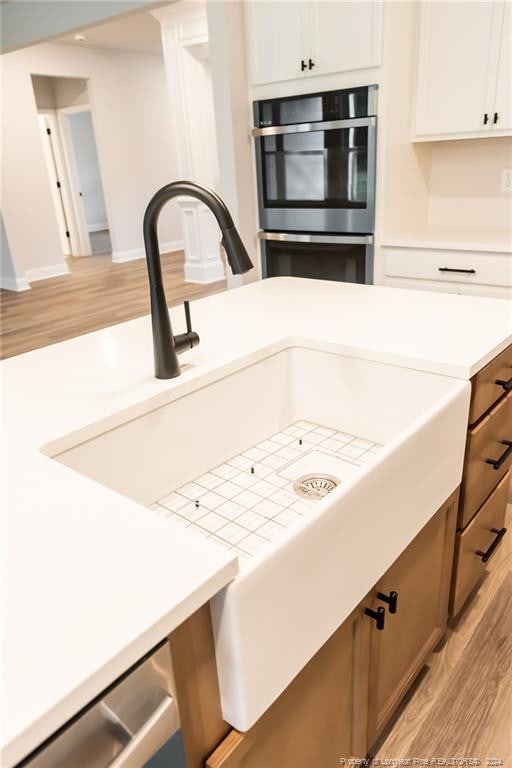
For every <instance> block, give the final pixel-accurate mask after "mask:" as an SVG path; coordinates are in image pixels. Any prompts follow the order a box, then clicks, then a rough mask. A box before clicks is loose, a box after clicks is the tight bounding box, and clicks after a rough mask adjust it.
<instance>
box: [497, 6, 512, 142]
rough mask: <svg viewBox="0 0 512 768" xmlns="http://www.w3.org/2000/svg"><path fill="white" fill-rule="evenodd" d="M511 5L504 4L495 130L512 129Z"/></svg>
mask: <svg viewBox="0 0 512 768" xmlns="http://www.w3.org/2000/svg"><path fill="white" fill-rule="evenodd" d="M511 49H512V5H511V3H510V2H506V3H505V4H504V14H503V31H502V35H501V48H500V58H499V64H498V79H497V87H496V100H495V102H494V113H493V126H494V129H495V130H497V131H505V130H508V131H510V130H512V52H511Z"/></svg>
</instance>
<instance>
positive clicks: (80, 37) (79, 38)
mask: <svg viewBox="0 0 512 768" xmlns="http://www.w3.org/2000/svg"><path fill="white" fill-rule="evenodd" d="M84 40H85V35H82V33H81V32H79V33H78V34H77V35H75V41H76V42H77V43H83V42H84Z"/></svg>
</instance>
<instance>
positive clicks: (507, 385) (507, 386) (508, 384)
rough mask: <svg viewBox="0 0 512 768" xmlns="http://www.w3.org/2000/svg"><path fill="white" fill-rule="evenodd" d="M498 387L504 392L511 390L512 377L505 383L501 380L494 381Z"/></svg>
mask: <svg viewBox="0 0 512 768" xmlns="http://www.w3.org/2000/svg"><path fill="white" fill-rule="evenodd" d="M494 383H495V384H497V385H498V387H503V389H504V390H505V392H510V391H511V390H512V376H511V377H510V379H508V380H507V381H503V379H496V381H495V382H494Z"/></svg>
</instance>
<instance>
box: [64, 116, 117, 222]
mask: <svg viewBox="0 0 512 768" xmlns="http://www.w3.org/2000/svg"><path fill="white" fill-rule="evenodd" d="M66 119H67V120H68V121H69V126H70V130H71V140H72V142H73V148H74V152H75V160H76V167H77V171H78V178H79V180H80V191H81V193H82V195H83V205H84V210H85V220H86V222H87V228H88V230H89V232H91V231H96V230H98V229H105V228H106V227H107V226H108V222H107V211H106V208H105V198H104V197H103V187H102V183H101V175H100V167H99V163H98V154H97V152H96V141H95V139H94V129H93V125H92V117H91V113H90V112H89V111H87V112H73V113H71V114H69V115H67V117H66Z"/></svg>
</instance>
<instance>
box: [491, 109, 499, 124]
mask: <svg viewBox="0 0 512 768" xmlns="http://www.w3.org/2000/svg"><path fill="white" fill-rule="evenodd" d="M498 120H499V116H498V113H497V112H495V113H494V117H493V119H492V122H493V123H494V125H496V123H497V122H498Z"/></svg>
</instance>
